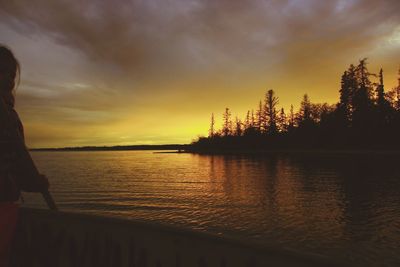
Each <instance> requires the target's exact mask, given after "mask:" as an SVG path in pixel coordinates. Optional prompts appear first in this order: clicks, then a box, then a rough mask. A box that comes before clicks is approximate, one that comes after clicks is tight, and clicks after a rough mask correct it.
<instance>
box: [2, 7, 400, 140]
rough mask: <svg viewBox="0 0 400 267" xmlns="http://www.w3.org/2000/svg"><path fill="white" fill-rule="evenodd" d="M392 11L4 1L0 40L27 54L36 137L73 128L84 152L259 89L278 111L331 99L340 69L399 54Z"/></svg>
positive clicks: (25, 98) (24, 94)
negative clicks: (112, 137) (305, 99)
mask: <svg viewBox="0 0 400 267" xmlns="http://www.w3.org/2000/svg"><path fill="white" fill-rule="evenodd" d="M399 14H400V1H398V0H381V1H376V0H347V1H346V0H330V1H323V0H264V1H263V0H243V1H235V0H130V1H128V0H119V1H109V0H97V1H95V0H85V1H74V2H71V1H67V0H36V1H34V3H33V2H32V1H28V0H19V1H10V0H0V32H1V34H0V42H5V43H9V44H10V45H12V46H17V47H18V49H16V51H22V50H23V49H20V48H21V47H25V48H26V47H30V46H31V48H30V49H25V50H26V52H25V53H21V54H22V58H23V59H26V60H24V62H22V63H23V64H22V65H23V80H22V84H21V88H20V91H19V92H18V105H20V107H21V110H22V114H23V115H24V117H26V118H29V120H30V122H31V124H32V125H31V126H30V127H31V129H32V131H33V132H34V134H33V135H32V136H34V138H33V137H32V138H33V139H35V140H41V141H40V142H45V140H47V139H49V140H50V139H51V140H52V137H51V136H52V134H51V133H50V132H51V131H54V133H53V135H54V136H55V135H57V136H58V135H60V136H59V137H58V138H56V137H54V138H53V139H54V142H56V140H62V138H63V137H62V132H63V131H62V130H61V129H62V125H72V124H73V125H72V126H71V129H69V130H68V131H67V133H66V136H65V138H72V137H73V136H75V137H74V138H75V139H74V140H78V139H79V142H80V143H82V142H84V141H85V140H90V138H91V136H93V132H92V129H95V128H96V127H100V125H102V124H104V125H106V124H110V123H111V122H118V121H120V120H121V121H123V120H125V121H127V120H132V121H135V123H139V122H140V121H144V120H152V116H154V117H157V116H159V115H162V114H165V113H166V112H170V113H171V121H172V120H173V118H174V116H175V117H176V116H178V115H177V114H179V112H184V113H189V112H190V113H191V114H199V113H201V112H203V113H206V114H207V116H208V113H209V112H211V111H213V110H212V109H213V108H218V109H220V110H222V109H223V108H224V106H225V105H231V103H233V105H235V103H236V104H237V106H240V105H246V108H249V102H245V101H247V99H250V98H251V99H254V97H255V96H256V95H257V96H259V92H261V90H264V89H265V88H264V86H268V87H269V86H272V87H273V88H275V89H276V90H277V91H278V93H279V95H280V97H281V103H283V104H290V103H296V102H294V100H293V99H299V97H300V95H301V94H303V93H304V92H305V91H306V92H309V93H311V95H315V96H316V98H317V99H324V101H331V100H332V99H335V97H336V91H337V90H336V89H337V88H334V87H335V86H336V84H335V83H334V82H333V81H338V77H336V76H334V75H339V74H340V72H341V71H342V70H343V69H344V68H345V66H346V65H347V64H349V63H351V62H355V61H356V60H357V59H359V58H362V57H364V56H369V55H370V54H373V55H377V54H379V57H380V58H382V59H383V58H384V59H385V60H386V61H388V60H389V59H390V58H393V56H394V55H398V49H399V44H400V37H399V36H400V33H399V32H397V33H396V31H399V25H400V15H399ZM14 33H15V34H18V36H19V37H18V36H17V37H18V38H17V37H15V36H13V37H9V36H11V35H12V34H14ZM396 34H397V37H396V36H395V35H396ZM393 36H394V37H393ZM8 38H9V39H8ZM12 38H14V39H12ZM390 38H392V41H390V42H392V43H391V44H388V42H389V41H388V40H389V39H390ZM393 40H394V41H393ZM21 42H26V43H22V44H21ZM382 44H388V45H387V47H385V46H384V45H382ZM381 47H383V48H381ZM377 49H378V50H379V53H377V52H374V51H375V50H377ZM32 53H34V54H38V55H37V56H35V57H34V56H29V54H32ZM396 53H397V54H396ZM27 55H28V56H27ZM32 62H34V63H32ZM380 64H381V63H380ZM396 64H397V63H396ZM46 66H47V67H46ZM25 67H26V68H25ZM396 67H397V66H396ZM327 77H328V78H327ZM294 85H295V87H294ZM318 87H322V88H326V87H327V88H328V89H326V90H325V91H322V90H320V89H318V90H319V91H317V89H316V88H318ZM249 88H250V89H253V91H251V90H249ZM254 88H260V89H257V90H258V91H256V90H254ZM246 90H247V91H246ZM313 90H314V91H313ZM244 92H245V93H244ZM211 94H212V95H213V96H214V98H211V97H209V96H210V95H211ZM327 97H328V99H326V98H327ZM193 99H194V100H195V101H193ZM285 99H287V103H286V102H284V101H285ZM313 99H315V98H313ZM249 101H255V102H256V101H257V100H256V99H254V100H249ZM289 101H290V102H289ZM296 101H297V100H296ZM194 102H195V103H194ZM239 102H240V104H239ZM221 105H224V106H221ZM240 107H241V106H240ZM210 109H211V110H210ZM243 109H244V107H243ZM128 110H130V111H131V113H129V112H128ZM132 110H134V111H132ZM140 112H142V113H140ZM173 114H175V115H173ZM127 118H128V119H127ZM171 121H168V120H166V121H165V122H163V123H165V125H168V123H169V124H171ZM44 124H45V125H47V126H46V127H47V128H48V129H49V131H50V132H46V135H45V138H44V137H40V133H37V132H36V131H39V130H37V129H39V128H40V127H39V126H38V125H40V126H41V127H42V126H43V125H44ZM49 125H52V126H49ZM43 127H44V126H43ZM46 127H45V128H46ZM74 127H75V128H74ZM78 127H79V128H78ZM146 127H148V128H149V130H148V131H149V132H151V131H154V129H155V128H152V129H150V128H151V126H149V125H146ZM160 127H161V126H160ZM160 127H158V128H157V129H161V128H160ZM74 129H75V130H74ZM75 131H76V133H75ZM79 131H82V132H81V133H79ZM160 131H162V130H160ZM83 132H85V135H86V136H87V138H86V139H84V138H83V139H82V138H80V137H79V136H80V135H83ZM149 132H147V135H148V136H150V135H149ZM137 135H138V136H140V140H142V139H144V136H146V133H144V132H142V133H140V134H139V133H137ZM192 137H193V136H191V137H188V141H190V139H191V138H192ZM102 138H104V137H101V136H99V137H98V139H96V140H103V139H102ZM163 138H164V137H161V136H159V140H164V139H163ZM104 140H105V139H104ZM107 140H109V139H107ZM90 142H92V141H90ZM93 142H94V141H93ZM69 144H73V143H69Z"/></svg>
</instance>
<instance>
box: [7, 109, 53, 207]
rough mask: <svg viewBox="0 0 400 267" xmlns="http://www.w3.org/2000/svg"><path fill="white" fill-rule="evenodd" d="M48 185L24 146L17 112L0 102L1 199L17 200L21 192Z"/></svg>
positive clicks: (37, 190) (32, 190) (36, 190)
mask: <svg viewBox="0 0 400 267" xmlns="http://www.w3.org/2000/svg"><path fill="white" fill-rule="evenodd" d="M47 187H48V184H47V180H46V179H45V178H43V177H42V176H41V175H40V174H39V172H38V170H37V168H36V166H35V164H34V162H33V161H32V158H31V157H30V154H29V151H28V150H27V148H26V146H25V141H24V130H23V126H22V123H21V120H20V119H19V116H18V114H17V112H16V111H15V110H14V109H13V108H12V107H11V106H9V105H7V104H4V102H3V101H0V201H1V202H3V201H16V200H18V199H19V197H20V194H21V191H27V192H43V190H46V189H47Z"/></svg>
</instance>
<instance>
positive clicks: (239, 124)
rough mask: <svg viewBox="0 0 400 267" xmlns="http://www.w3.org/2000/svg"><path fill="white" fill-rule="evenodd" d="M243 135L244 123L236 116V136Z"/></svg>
mask: <svg viewBox="0 0 400 267" xmlns="http://www.w3.org/2000/svg"><path fill="white" fill-rule="evenodd" d="M242 133H243V130H242V121H241V120H240V119H239V118H238V116H236V118H235V135H236V136H241V135H242Z"/></svg>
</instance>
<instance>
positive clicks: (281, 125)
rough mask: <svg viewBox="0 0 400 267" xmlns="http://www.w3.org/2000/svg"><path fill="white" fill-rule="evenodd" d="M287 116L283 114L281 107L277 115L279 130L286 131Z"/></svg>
mask: <svg viewBox="0 0 400 267" xmlns="http://www.w3.org/2000/svg"><path fill="white" fill-rule="evenodd" d="M287 127H288V125H287V118H286V114H285V110H284V108H281V110H280V112H279V116H278V130H279V132H285V131H287Z"/></svg>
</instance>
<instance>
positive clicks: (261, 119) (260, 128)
mask: <svg viewBox="0 0 400 267" xmlns="http://www.w3.org/2000/svg"><path fill="white" fill-rule="evenodd" d="M256 116H257V121H256V127H257V130H258V131H259V132H260V133H262V132H263V127H264V124H265V123H264V111H263V105H262V102H261V100H260V102H259V104H258V110H257V111H256Z"/></svg>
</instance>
